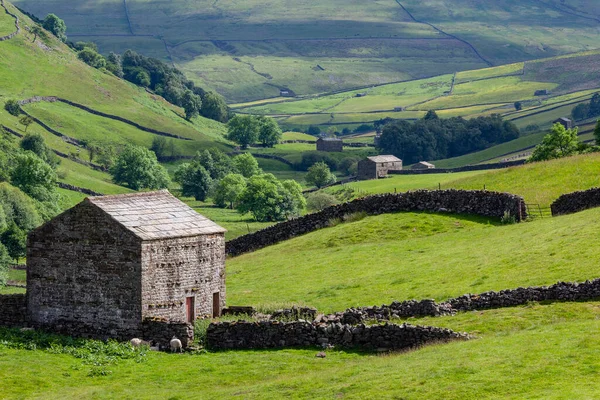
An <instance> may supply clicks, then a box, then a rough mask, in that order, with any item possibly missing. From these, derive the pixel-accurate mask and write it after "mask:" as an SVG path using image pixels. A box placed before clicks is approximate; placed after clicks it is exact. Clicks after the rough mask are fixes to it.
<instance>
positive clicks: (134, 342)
mask: <svg viewBox="0 0 600 400" xmlns="http://www.w3.org/2000/svg"><path fill="white" fill-rule="evenodd" d="M129 343H131V346H133V347H140V346H141V345H142V339H138V338H133V339H131V340H130V341H129Z"/></svg>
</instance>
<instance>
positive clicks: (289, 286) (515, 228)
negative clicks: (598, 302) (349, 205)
mask: <svg viewBox="0 0 600 400" xmlns="http://www.w3.org/2000/svg"><path fill="white" fill-rule="evenodd" d="M455 186H458V185H455ZM517 192H518V190H517ZM599 222H600V211H599V210H598V209H594V210H591V211H586V212H582V213H579V214H575V215H573V216H569V217H557V218H546V219H539V220H536V221H534V222H528V223H521V224H516V225H510V226H499V225H496V224H495V223H490V222H489V221H487V220H484V219H481V218H475V217H466V216H465V217H461V216H451V215H435V214H422V213H398V214H391V215H390V214H388V215H381V216H376V217H367V218H365V219H363V220H360V221H357V222H349V223H345V224H344V223H342V224H340V225H337V226H334V227H332V228H327V229H322V230H319V231H316V232H313V233H310V234H307V235H304V236H301V237H298V238H294V239H291V240H289V241H286V242H283V243H280V244H277V245H274V246H271V247H267V248H265V249H262V250H259V251H256V252H253V253H249V254H245V255H241V256H239V257H236V258H233V259H230V260H228V262H227V270H228V276H227V281H228V285H229V291H228V301H229V302H230V304H239V305H241V304H243V305H260V304H262V303H264V302H265V301H268V300H269V299H277V301H279V302H281V303H287V304H289V303H297V302H302V303H303V304H308V305H311V306H314V307H317V308H318V309H320V310H322V311H325V312H328V311H335V310H343V309H345V308H347V307H351V306H365V305H374V304H389V303H390V302H392V301H394V300H407V299H413V298H417V299H422V298H433V299H436V300H445V299H447V298H450V297H455V296H460V295H462V294H464V293H480V292H484V291H487V290H500V289H505V288H515V287H519V286H530V285H546V284H551V283H554V282H557V281H560V280H564V281H584V280H586V279H590V278H596V277H598V276H599V275H600V269H599V268H598V267H597V263H596V262H595V261H594V260H595V259H596V257H595V255H594V247H595V246H593V245H591V243H590V240H591V241H592V243H593V242H594V240H595V239H590V236H594V232H595V231H596V230H597V225H596V224H597V223H599ZM574 232H577V234H573V233H574ZM525 238H526V239H525ZM524 240H525V242H523V241H524ZM517 243H523V244H522V245H519V246H515V244H517ZM498 271H501V273H498ZM297 282H302V284H300V285H298V284H297ZM266 293H268V298H266V296H265V294H266Z"/></svg>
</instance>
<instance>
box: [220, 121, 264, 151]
mask: <svg viewBox="0 0 600 400" xmlns="http://www.w3.org/2000/svg"><path fill="white" fill-rule="evenodd" d="M259 130H260V123H259V121H258V119H257V118H256V117H254V116H252V115H236V116H234V117H233V118H231V120H229V123H228V124H227V131H228V133H227V138H228V139H229V140H231V141H233V142H236V143H237V144H239V145H240V146H242V148H243V149H247V148H248V145H250V144H253V143H256V141H257V140H258V133H259Z"/></svg>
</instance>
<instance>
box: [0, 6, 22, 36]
mask: <svg viewBox="0 0 600 400" xmlns="http://www.w3.org/2000/svg"><path fill="white" fill-rule="evenodd" d="M0 6H2V8H4V12H5V13H6V14H8V15H10V16H11V17H13V18H14V19H15V29H16V30H15V31H14V32H13V33H11V34H10V35H6V36H2V37H0V42H4V41H5V40H10V39H12V38H14V37H15V36H17V35H18V34H19V33H20V32H21V26H20V24H19V17H18V16H17V15H15V14H13V13H11V12H10V11H8V8H7V7H6V4H4V0H0Z"/></svg>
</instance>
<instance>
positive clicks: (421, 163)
mask: <svg viewBox="0 0 600 400" xmlns="http://www.w3.org/2000/svg"><path fill="white" fill-rule="evenodd" d="M410 169H412V170H413V171H421V170H424V169H435V165H433V164H432V163H428V162H427V161H419V162H418V163H416V164H413V166H412V167H411V168H410Z"/></svg>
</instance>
